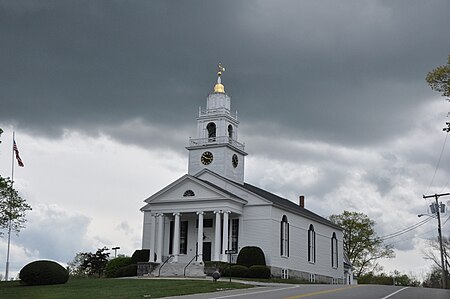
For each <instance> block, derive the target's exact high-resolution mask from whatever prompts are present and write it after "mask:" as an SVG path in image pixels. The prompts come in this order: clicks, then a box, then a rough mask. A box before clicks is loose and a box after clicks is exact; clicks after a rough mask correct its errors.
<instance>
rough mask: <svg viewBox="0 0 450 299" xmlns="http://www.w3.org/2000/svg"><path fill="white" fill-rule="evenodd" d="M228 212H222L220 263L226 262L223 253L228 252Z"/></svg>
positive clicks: (225, 256)
mask: <svg viewBox="0 0 450 299" xmlns="http://www.w3.org/2000/svg"><path fill="white" fill-rule="evenodd" d="M229 213H230V212H229V211H227V212H223V239H222V261H223V262H226V261H227V255H226V254H225V251H226V250H228V214H229Z"/></svg>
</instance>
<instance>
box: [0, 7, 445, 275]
mask: <svg viewBox="0 0 450 299" xmlns="http://www.w3.org/2000/svg"><path fill="white" fill-rule="evenodd" d="M449 11H450V2H448V1H445V0H442V1H439V0H433V1H414V0H408V1H406V0H405V1H322V0H321V1H13V0H9V1H1V0H0V127H1V128H2V129H3V130H4V131H5V132H4V134H3V135H2V137H1V140H2V143H1V144H0V174H1V175H2V176H10V175H11V143H12V132H13V131H15V132H16V141H17V143H18V145H19V149H20V151H21V154H22V158H23V160H24V162H25V167H24V168H20V169H17V168H16V172H15V175H14V180H15V182H16V187H17V189H18V190H19V191H20V192H21V194H22V196H23V197H24V198H26V199H27V200H28V201H29V202H30V204H31V205H32V206H33V211H32V212H31V213H29V216H28V224H27V228H26V229H24V230H23V231H22V232H21V233H20V234H19V236H18V237H17V236H15V237H14V238H13V245H12V256H11V258H12V261H11V267H12V269H11V270H12V271H15V272H17V271H18V270H20V268H21V267H22V266H23V265H24V264H26V263H27V262H28V261H31V260H34V259H37V258H47V259H54V260H57V261H59V262H62V263H65V262H68V261H70V260H71V259H72V258H73V257H74V255H75V253H77V252H80V251H94V250H95V249H96V248H97V247H103V246H109V247H111V246H121V252H122V253H124V254H128V255H131V254H132V253H133V251H134V250H135V249H137V248H139V247H140V240H141V234H142V215H141V213H140V212H139V208H140V207H142V206H143V200H144V199H145V198H146V197H148V196H149V195H151V194H153V193H155V192H156V191H158V190H159V189H161V188H163V187H165V186H166V185H168V184H169V183H171V182H172V181H173V180H175V179H177V178H178V177H180V176H182V175H183V174H185V173H186V172H187V151H186V150H185V149H184V147H185V146H186V145H187V143H188V138H189V137H195V134H196V117H197V114H198V107H199V106H203V107H204V106H205V103H206V96H207V95H208V93H210V92H211V91H212V88H213V86H214V83H215V80H216V65H217V63H218V62H219V61H220V62H222V64H223V65H224V66H225V68H226V72H225V73H224V75H223V83H224V85H225V90H226V92H227V93H228V94H229V95H230V96H231V97H232V109H233V110H237V111H238V115H239V120H240V122H241V124H240V127H239V141H240V142H245V144H246V150H247V152H248V153H249V156H248V157H247V160H246V181H247V182H249V183H251V184H254V185H257V186H260V187H262V188H265V189H267V190H269V191H272V192H275V193H277V194H279V195H281V196H284V197H286V198H289V199H291V200H294V201H296V200H297V198H298V195H300V194H304V195H305V196H306V207H307V208H309V209H311V210H312V211H314V212H316V213H318V214H320V215H323V216H328V215H330V214H335V213H341V212H342V211H343V210H344V209H345V210H352V211H360V212H363V213H366V214H367V215H369V217H371V218H372V219H373V220H375V221H376V223H377V232H378V234H379V235H380V236H382V235H386V234H389V233H392V232H395V231H398V230H401V229H403V228H405V227H408V226H410V225H413V224H415V223H417V222H418V221H419V220H420V219H418V218H417V216H416V215H417V214H420V213H426V212H427V205H429V204H430V202H427V201H425V200H423V199H422V195H423V194H426V193H427V194H428V193H435V192H442V191H445V192H448V191H449V188H450V184H449V181H448V179H449V177H450V162H449V161H450V157H449V146H447V147H443V145H444V142H446V133H445V132H443V131H442V128H443V127H444V125H445V122H446V121H449V119H448V118H447V117H446V115H447V113H448V111H450V109H449V108H450V104H449V103H447V102H445V100H444V99H443V98H442V97H440V96H439V94H438V93H436V92H433V91H432V90H431V89H430V88H429V87H428V86H427V84H426V82H425V80H424V78H425V75H426V73H427V72H428V71H430V70H432V69H433V68H435V67H436V66H438V65H442V64H445V62H446V61H447V56H448V55H449V54H450V38H449V35H448V28H450V18H449V17H448V13H449ZM442 149H443V150H442ZM441 150H442V156H441V160H440V162H439V165H438V167H436V165H437V163H438V161H439V157H440V153H441ZM443 200H444V202H447V201H448V200H450V198H447V199H444V198H443ZM445 217H448V214H447V215H445V216H444V218H443V221H446V219H448V218H445ZM434 222H435V221H431V222H429V223H427V224H426V225H423V226H421V227H420V228H419V229H417V230H414V231H413V232H411V233H408V234H405V235H402V236H401V237H398V238H396V239H393V240H390V241H391V242H392V244H393V245H394V246H395V248H396V253H397V258H396V259H395V260H389V261H383V263H382V264H383V266H384V267H385V270H386V271H392V270H393V269H398V270H401V271H405V272H408V271H412V272H414V273H415V274H417V275H419V276H420V275H421V274H423V273H424V272H426V270H427V269H428V265H429V263H428V262H426V261H424V260H423V259H422V254H421V251H422V250H424V249H426V242H427V239H429V238H431V237H434V235H435V231H436V230H435V225H436V224H435V223H434ZM449 222H450V221H448V222H446V224H445V225H444V228H443V231H444V233H447V234H448V233H449V230H450V223H449ZM0 249H2V252H5V253H6V242H5V238H4V237H3V239H0ZM3 249H4V250H3ZM5 256H6V254H1V255H0V261H1V262H2V264H4V262H3V261H4V260H5Z"/></svg>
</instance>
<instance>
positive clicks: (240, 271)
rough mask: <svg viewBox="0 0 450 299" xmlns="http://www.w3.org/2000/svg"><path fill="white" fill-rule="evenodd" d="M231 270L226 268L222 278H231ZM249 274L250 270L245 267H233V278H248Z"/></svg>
mask: <svg viewBox="0 0 450 299" xmlns="http://www.w3.org/2000/svg"><path fill="white" fill-rule="evenodd" d="M229 271H230V269H229V268H225V269H224V270H223V273H222V277H228V276H230V272H229ZM248 273H249V270H248V268H247V267H245V266H241V265H232V266H231V276H232V277H247V276H248Z"/></svg>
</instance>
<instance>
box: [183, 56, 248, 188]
mask: <svg viewBox="0 0 450 299" xmlns="http://www.w3.org/2000/svg"><path fill="white" fill-rule="evenodd" d="M224 71H225V68H224V67H223V66H222V64H221V63H219V65H218V71H217V83H216V84H215V86H214V92H212V93H211V94H209V95H208V97H207V99H206V109H205V110H203V109H201V107H200V109H199V115H198V118H197V138H195V139H192V138H191V139H190V140H189V146H188V147H186V149H187V150H189V167H188V173H189V174H191V175H194V174H196V173H198V172H199V171H201V170H202V169H204V168H207V169H210V170H211V171H214V172H215V173H217V174H219V175H221V176H223V177H226V178H228V179H231V180H233V181H236V182H239V183H243V182H244V157H245V156H246V155H247V153H246V152H245V151H244V144H242V143H240V142H238V140H237V139H238V127H239V121H238V120H237V113H232V112H231V98H230V96H229V95H227V94H226V93H225V87H224V85H223V84H222V79H221V77H222V74H223V72H224Z"/></svg>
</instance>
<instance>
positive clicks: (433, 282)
mask: <svg viewBox="0 0 450 299" xmlns="http://www.w3.org/2000/svg"><path fill="white" fill-rule="evenodd" d="M447 286H450V278H448V280H447ZM423 287H425V288H442V270H441V267H436V266H433V267H432V268H431V271H430V272H429V273H428V274H427V276H426V278H425V279H424V281H423Z"/></svg>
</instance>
